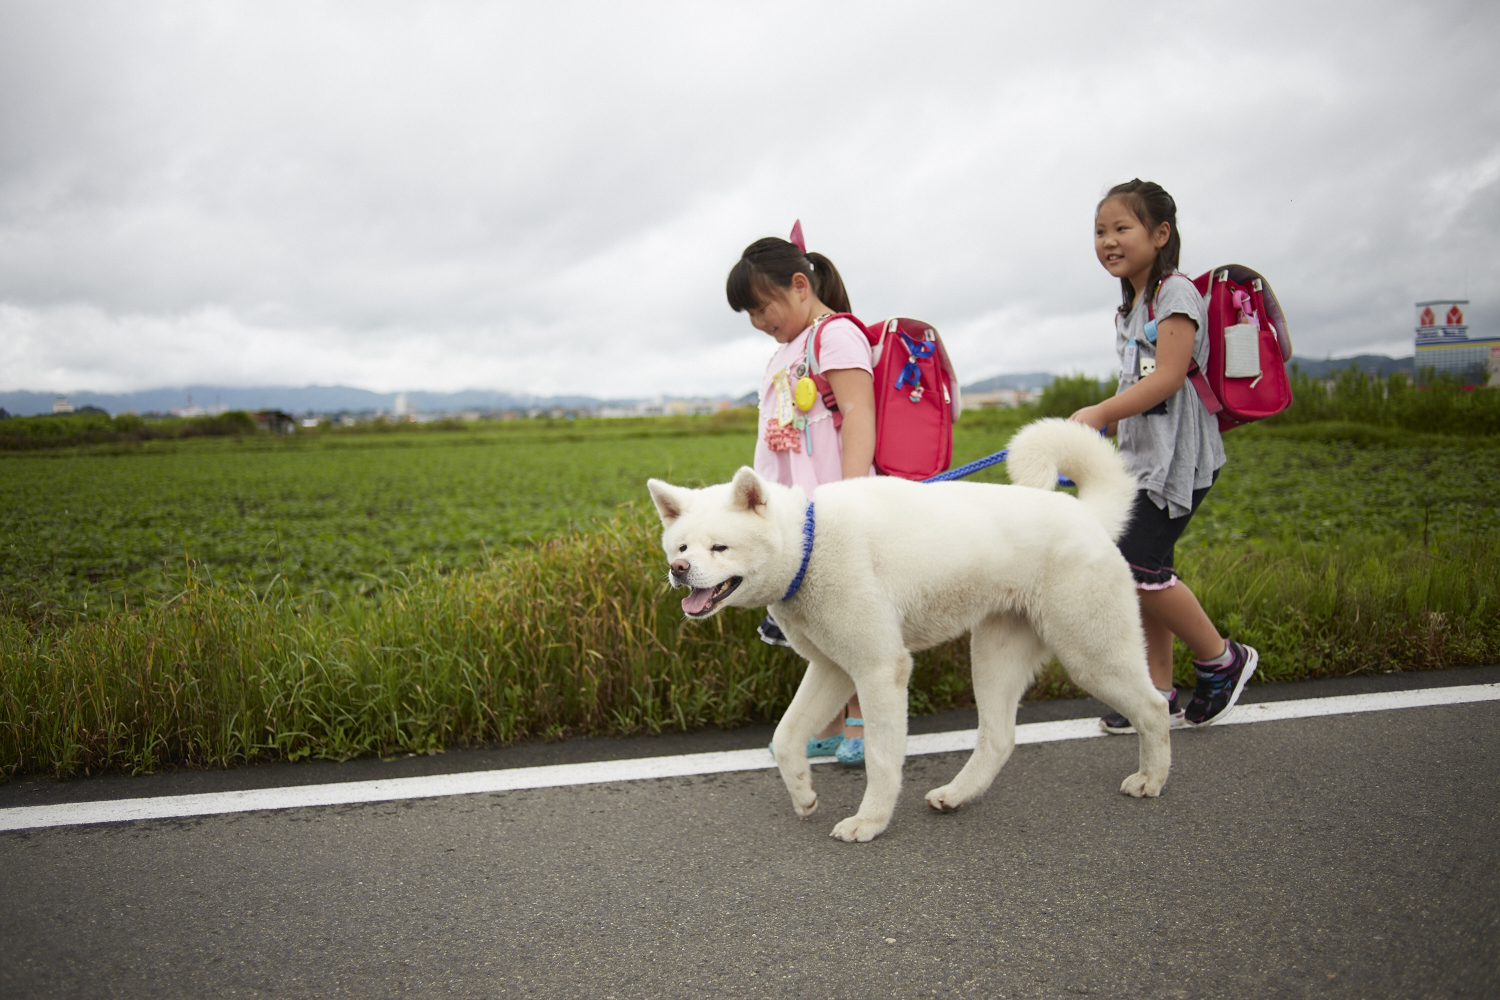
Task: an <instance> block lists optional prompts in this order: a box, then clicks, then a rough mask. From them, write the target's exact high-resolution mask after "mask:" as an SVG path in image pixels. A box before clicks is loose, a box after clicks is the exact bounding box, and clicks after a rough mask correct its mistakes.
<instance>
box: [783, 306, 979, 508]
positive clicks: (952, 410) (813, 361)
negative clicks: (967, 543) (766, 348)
mask: <svg viewBox="0 0 1500 1000" xmlns="http://www.w3.org/2000/svg"><path fill="white" fill-rule="evenodd" d="M833 319H847V320H849V321H851V322H852V323H853V324H854V325H855V326H857V327H859V328H860V329H861V330H863V331H864V333H865V337H866V338H868V339H869V341H870V354H871V361H872V362H873V367H874V369H875V371H874V378H875V468H876V470H877V471H879V472H880V473H881V474H882V475H886V476H899V477H901V478H902V479H926V478H927V477H929V476H932V475H935V474H937V473H939V472H942V471H943V470H944V469H946V468H948V463H949V462H951V461H952V460H953V422H954V421H955V420H957V419H958V415H959V413H960V412H961V410H962V409H963V400H962V398H961V397H960V395H959V390H958V377H957V376H956V375H955V374H954V371H953V362H952V361H951V360H949V358H948V351H947V349H946V348H944V347H943V341H942V338H941V337H939V336H938V332H937V330H935V329H934V328H932V327H931V326H928V325H927V324H926V323H923V322H922V321H921V320H915V319H901V318H896V319H888V320H882V321H880V322H879V323H875V324H873V325H871V326H866V325H865V324H863V323H861V322H860V321H859V320H858V319H856V318H855V317H854V316H852V315H850V314H849V313H837V314H835V315H833V316H826V317H824V318H823V319H822V320H821V321H820V322H819V323H818V327H817V329H816V330H814V331H813V335H812V336H811V337H810V338H808V359H807V361H808V365H807V367H808V374H809V375H810V376H811V377H812V380H813V384H814V385H815V386H816V387H817V390H818V394H819V395H821V396H822V397H823V405H824V406H826V407H828V410H829V412H831V413H832V414H833V426H834V427H836V428H837V427H842V426H843V423H844V415H843V414H842V413H840V412H839V408H838V401H837V400H836V399H835V398H834V395H833V390H832V389H831V388H830V387H829V385H828V380H827V379H826V378H824V377H823V375H822V366H821V365H820V364H819V363H818V357H819V355H820V354H821V353H822V350H823V327H824V326H826V325H827V324H828V321H829V320H833Z"/></svg>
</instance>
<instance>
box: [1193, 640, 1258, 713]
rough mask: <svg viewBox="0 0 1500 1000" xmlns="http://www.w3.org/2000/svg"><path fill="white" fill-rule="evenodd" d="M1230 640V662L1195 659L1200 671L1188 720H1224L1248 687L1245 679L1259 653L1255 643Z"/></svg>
mask: <svg viewBox="0 0 1500 1000" xmlns="http://www.w3.org/2000/svg"><path fill="white" fill-rule="evenodd" d="M1227 642H1228V643H1229V652H1230V653H1231V654H1232V655H1231V656H1230V657H1229V662H1228V663H1227V664H1225V665H1224V666H1222V667H1208V666H1204V665H1203V664H1201V663H1199V662H1198V661H1197V660H1194V661H1193V667H1194V669H1195V670H1197V672H1198V686H1197V687H1196V688H1195V689H1194V690H1193V701H1192V703H1191V704H1190V705H1188V707H1187V713H1186V714H1187V724H1188V725H1190V726H1211V725H1213V724H1214V723H1215V722H1223V721H1224V719H1225V718H1226V717H1227V716H1228V715H1229V713H1230V712H1231V711H1233V710H1234V706H1235V703H1236V702H1238V701H1239V700H1240V694H1241V693H1242V692H1243V691H1244V690H1245V682H1246V681H1248V680H1249V679H1250V675H1251V674H1253V673H1255V667H1256V664H1258V663H1259V662H1260V654H1259V653H1257V652H1256V651H1255V650H1254V648H1253V647H1250V646H1241V645H1240V644H1239V643H1237V642H1235V641H1234V640H1233V639H1229V640H1227Z"/></svg>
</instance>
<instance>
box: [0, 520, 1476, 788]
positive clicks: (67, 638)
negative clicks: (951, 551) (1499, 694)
mask: <svg viewBox="0 0 1500 1000" xmlns="http://www.w3.org/2000/svg"><path fill="white" fill-rule="evenodd" d="M657 533H658V527H657V525H656V523H655V519H654V518H652V517H651V516H649V515H648V514H646V513H644V512H640V511H627V512H625V513H622V514H621V515H620V516H619V517H618V518H617V519H616V520H615V521H614V522H613V523H612V524H610V525H608V526H606V527H603V528H600V529H598V530H594V531H588V532H581V533H575V534H572V535H568V536H565V537H562V538H558V539H556V540H553V541H551V542H549V543H547V544H545V545H542V546H540V547H537V548H533V549H528V550H521V551H518V552H513V553H511V554H509V555H508V556H506V557H504V558H497V559H494V560H492V561H491V562H490V563H489V564H488V565H486V566H484V567H483V568H480V569H478V570H473V571H464V572H459V573H443V572H439V571H437V570H433V569H428V568H418V569H416V570H413V571H411V572H410V573H408V574H406V575H404V576H403V577H401V578H399V579H397V580H395V581H393V582H391V583H389V584H388V585H386V586H385V587H384V588H383V589H382V590H380V591H379V592H378V593H377V595H376V597H375V599H373V600H371V599H363V600H347V601H333V602H329V601H326V600H324V601H320V600H318V599H317V595H305V596H297V595H294V594H292V593H290V592H289V591H285V590H280V591H273V592H272V593H271V594H269V595H266V594H264V593H263V594H261V595H260V596H257V595H256V594H255V593H253V592H251V591H249V590H245V589H238V588H232V587H227V586H224V585H222V584H217V583H211V582H207V581H201V580H197V579H194V580H190V582H189V584H188V586H187V587H186V588H185V589H184V590H183V591H182V592H181V593H180V594H177V595H175V596H174V597H172V598H171V599H169V600H165V601H161V602H158V603H154V604H152V605H150V606H147V607H144V608H140V609H128V610H127V609H125V608H119V609H117V610H115V611H114V612H112V613H111V614H109V615H107V616H104V617H102V618H98V619H59V618H52V617H48V616H47V615H46V614H43V613H40V612H36V613H32V612H28V611H26V610H25V609H19V608H12V609H10V610H9V611H8V612H6V613H3V614H0V773H4V774H17V773H40V774H53V775H58V776H66V775H78V774H92V773H97V772H100V771H104V770H123V771H151V770H156V769H160V768H163V767H181V766H188V767H211V766H227V765H234V764H241V763H246V762H250V761H256V760H269V759H292V760H295V759H298V758H301V757H306V756H313V757H321V758H334V759H344V758H349V757H354V756H359V755H364V754H382V755H386V754H392V753H397V752H416V753H424V752H433V751H437V750H441V749H443V748H445V747H449V746H469V745H478V744H485V743H493V742H507V741H511V740H516V739H520V738H524V737H555V736H560V735H563V734H565V733H593V734H615V733H632V732H660V731H663V730H685V729H693V728H697V727H701V726H704V725H709V724H717V725H721V726H732V725H736V724H743V723H747V722H755V721H770V720H772V719H774V718H775V717H776V716H777V715H778V714H779V713H780V712H781V711H782V710H783V709H784V708H785V706H786V704H787V702H788V701H789V700H790V698H791V695H792V693H793V691H794V690H795V688H796V685H797V683H798V681H799V679H800V676H801V673H802V663H801V662H800V661H799V660H798V659H797V658H796V657H795V656H793V655H792V654H790V653H789V652H787V651H784V650H777V649H774V648H772V647H769V646H766V645H764V644H763V643H760V642H758V641H756V638H755V635H754V630H755V623H756V621H757V620H758V618H759V613H758V612H755V613H752V612H749V611H743V610H735V609H731V610H730V611H728V612H726V613H724V614H721V615H720V616H718V617H717V618H715V619H713V620H711V621H709V622H706V623H690V622H685V621H684V620H683V618H682V615H681V611H680V609H679V607H678V602H677V599H678V597H680V593H679V594H674V593H673V592H672V591H671V590H670V589H669V588H668V587H666V585H665V583H664V578H663V571H662V558H661V555H660V550H659V548H658V547H657ZM1181 561H1182V563H1183V566H1184V576H1185V578H1187V579H1190V580H1193V581H1194V582H1195V584H1196V586H1197V589H1198V592H1199V595H1200V596H1201V597H1202V598H1203V602H1204V605H1205V607H1207V608H1208V609H1209V612H1210V614H1212V615H1214V616H1215V618H1216V619H1217V620H1218V621H1219V622H1220V623H1221V625H1222V627H1224V628H1225V629H1226V630H1228V631H1229V632H1231V633H1232V634H1234V635H1236V636H1238V637H1240V638H1242V639H1244V640H1245V641H1248V642H1250V643H1252V644H1254V645H1256V646H1257V647H1258V648H1260V650H1261V652H1262V656H1263V661H1262V662H1263V664H1264V666H1263V667H1262V669H1263V671H1264V672H1265V675H1266V676H1267V677H1270V678H1274V679H1283V678H1292V677H1312V676H1329V675H1337V674H1345V673H1352V672H1358V671H1374V670H1384V669H1392V668H1395V669H1405V668H1409V667H1411V666H1417V667H1440V666H1452V665H1457V664H1463V663H1477V662H1485V661H1487V660H1488V661H1493V660H1494V659H1495V658H1496V656H1497V655H1500V614H1497V612H1500V596H1497V584H1496V580H1497V579H1500V537H1497V536H1496V534H1494V533H1490V534H1487V535H1482V536H1469V537H1463V538H1454V539H1451V540H1449V541H1447V542H1444V543H1442V544H1435V545H1433V546H1432V547H1431V548H1423V547H1422V546H1420V545H1413V544H1409V543H1406V544H1403V543H1398V542H1396V541H1393V540H1391V539H1384V538H1369V539H1364V540H1361V541H1358V542H1357V543H1356V542H1351V543H1348V544H1345V545H1343V546H1341V547H1340V548H1339V549H1338V550H1322V549H1319V550H1311V549H1308V550H1304V549H1301V548H1299V547H1297V546H1296V545H1295V544H1293V543H1284V544H1278V545H1271V546H1262V547H1257V548H1250V549H1246V548H1244V547H1242V546H1222V547H1209V548H1203V549H1199V550H1195V551H1192V552H1190V553H1184V558H1183V559H1182V560H1181ZM1184 666H1186V664H1185V662H1184ZM1183 679H1184V681H1187V680H1188V679H1189V675H1188V673H1187V672H1184V678H1183ZM1040 686H1041V690H1042V692H1043V693H1046V694H1053V695H1055V694H1066V693H1070V688H1069V686H1068V685H1067V684H1066V682H1065V680H1064V679H1063V678H1062V676H1061V675H1060V674H1059V673H1057V672H1056V670H1055V669H1054V670H1052V671H1049V672H1048V673H1046V674H1044V676H1043V678H1042V679H1041V681H1040ZM971 698H972V691H971V688H970V685H969V680H968V663H967V653H966V651H965V648H964V645H963V644H962V643H952V644H949V645H947V646H943V647H940V648H938V649H936V650H931V651H929V652H927V653H924V654H922V655H921V656H920V657H919V658H918V666H917V669H916V670H915V671H914V675H913V681H912V709H913V711H914V712H923V711H932V710H935V709H940V708H944V707H949V706H953V705H963V704H968V703H970V702H971Z"/></svg>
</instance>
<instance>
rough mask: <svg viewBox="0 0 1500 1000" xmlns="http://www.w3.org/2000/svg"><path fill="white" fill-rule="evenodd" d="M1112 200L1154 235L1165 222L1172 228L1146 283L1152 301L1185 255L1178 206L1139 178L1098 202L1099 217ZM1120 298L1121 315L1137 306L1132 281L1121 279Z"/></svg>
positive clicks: (1159, 188) (1162, 190)
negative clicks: (1178, 230)
mask: <svg viewBox="0 0 1500 1000" xmlns="http://www.w3.org/2000/svg"><path fill="white" fill-rule="evenodd" d="M1111 198H1116V199H1119V201H1120V202H1121V203H1123V204H1124V205H1125V207H1126V208H1128V209H1130V211H1131V212H1132V213H1133V214H1134V215H1135V217H1136V218H1137V219H1139V220H1140V221H1141V224H1142V225H1144V226H1145V227H1146V229H1147V230H1149V231H1151V232H1155V231H1156V229H1157V227H1158V226H1160V225H1161V224H1162V223H1163V222H1165V223H1166V224H1167V225H1169V226H1171V227H1172V228H1171V232H1170V234H1169V235H1168V236H1167V242H1166V244H1165V245H1163V246H1162V247H1161V248H1160V249H1158V250H1157V251H1156V260H1155V261H1153V262H1152V264H1151V277H1149V278H1147V279H1146V291H1145V298H1146V299H1147V300H1148V301H1149V300H1150V299H1152V298H1154V297H1155V295H1156V290H1157V289H1158V288H1159V287H1161V279H1162V275H1164V274H1168V273H1170V272H1172V271H1175V270H1177V258H1178V257H1179V256H1181V254H1182V236H1181V234H1179V233H1178V232H1177V202H1175V201H1173V200H1172V196H1171V195H1169V194H1167V192H1166V189H1165V188H1163V187H1162V186H1161V185H1160V184H1158V183H1156V182H1155V181H1143V180H1141V179H1140V178H1139V177H1137V178H1135V179H1134V180H1129V181H1126V182H1125V183H1124V184H1116V185H1115V186H1114V187H1112V188H1110V189H1109V194H1106V195H1105V196H1104V197H1103V198H1100V199H1099V205H1098V207H1096V208H1095V209H1094V211H1095V212H1096V213H1097V212H1098V211H1099V209H1100V208H1103V207H1104V203H1105V202H1106V201H1109V200H1110V199H1111ZM1120 294H1121V297H1122V298H1123V299H1124V301H1123V302H1121V304H1120V313H1121V314H1122V315H1125V314H1128V313H1129V312H1130V309H1131V307H1132V306H1134V305H1135V286H1133V285H1131V283H1130V279H1129V278H1121V279H1120Z"/></svg>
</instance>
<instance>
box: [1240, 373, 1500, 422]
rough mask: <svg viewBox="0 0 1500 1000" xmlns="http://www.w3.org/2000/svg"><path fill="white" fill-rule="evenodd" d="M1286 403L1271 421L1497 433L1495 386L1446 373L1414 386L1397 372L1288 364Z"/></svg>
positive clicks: (1499, 411) (1499, 410) (1499, 397)
mask: <svg viewBox="0 0 1500 1000" xmlns="http://www.w3.org/2000/svg"><path fill="white" fill-rule="evenodd" d="M1291 377H1292V405H1291V406H1290V407H1289V408H1288V409H1287V410H1286V412H1284V413H1281V414H1278V415H1277V416H1275V417H1272V418H1270V420H1269V421H1268V423H1272V424H1303V423H1313V422H1319V421H1333V420H1340V421H1352V422H1356V423H1362V424H1374V425H1376V426H1381V427H1399V428H1402V429H1404V430H1408V431H1419V432H1424V433H1430V434H1460V435H1479V434H1486V435H1488V434H1500V391H1497V390H1495V389H1489V388H1485V387H1478V388H1473V387H1470V388H1467V389H1466V388H1465V387H1464V386H1463V384H1462V383H1461V382H1460V381H1459V380H1457V379H1454V378H1453V377H1451V376H1449V375H1446V374H1444V375H1439V376H1434V377H1432V378H1431V379H1428V380H1427V384H1426V385H1421V386H1418V385H1415V384H1413V383H1412V381H1411V379H1410V378H1408V377H1407V376H1406V375H1403V374H1401V373H1400V372H1397V373H1395V374H1392V375H1389V376H1387V377H1385V378H1378V377H1374V376H1370V375H1366V374H1365V373H1364V372H1361V371H1359V370H1358V369H1357V368H1354V367H1352V366H1351V367H1349V368H1346V369H1344V370H1343V371H1340V372H1337V373H1336V374H1335V375H1334V377H1333V378H1332V379H1328V380H1324V379H1314V378H1311V377H1309V376H1307V375H1305V374H1303V373H1302V372H1301V371H1300V370H1298V368H1297V366H1296V365H1293V366H1292V369H1291Z"/></svg>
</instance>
